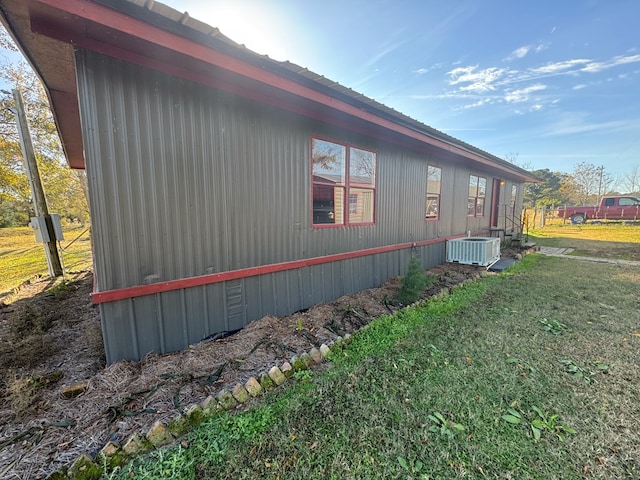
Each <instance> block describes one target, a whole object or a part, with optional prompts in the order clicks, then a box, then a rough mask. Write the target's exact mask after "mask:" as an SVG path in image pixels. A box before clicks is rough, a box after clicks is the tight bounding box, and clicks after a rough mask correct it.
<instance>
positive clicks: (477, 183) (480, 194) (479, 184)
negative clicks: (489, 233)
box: [467, 175, 487, 217]
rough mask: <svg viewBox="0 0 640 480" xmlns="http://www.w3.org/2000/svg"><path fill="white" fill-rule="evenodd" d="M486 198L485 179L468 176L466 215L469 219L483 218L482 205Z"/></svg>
mask: <svg viewBox="0 0 640 480" xmlns="http://www.w3.org/2000/svg"><path fill="white" fill-rule="evenodd" d="M486 196H487V179H486V178H485V177H477V176H475V175H469V199H468V201H467V215H468V216H470V217H482V216H484V203H485V198H486Z"/></svg>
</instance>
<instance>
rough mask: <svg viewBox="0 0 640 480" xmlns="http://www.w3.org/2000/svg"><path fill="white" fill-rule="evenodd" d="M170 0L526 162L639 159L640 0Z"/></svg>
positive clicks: (624, 168)
mask: <svg viewBox="0 0 640 480" xmlns="http://www.w3.org/2000/svg"><path fill="white" fill-rule="evenodd" d="M163 1H164V3H167V4H169V5H171V6H172V7H174V8H176V9H177V10H180V11H188V12H189V14H190V15H191V16H192V17H195V18H197V19H199V20H202V21H204V22H206V23H208V24H210V25H213V26H216V27H218V28H219V29H220V30H221V31H222V33H224V34H225V35H227V36H228V37H230V38H231V39H233V40H235V41H237V42H238V43H242V44H245V45H246V46H247V47H248V48H250V49H252V50H254V51H256V52H258V53H261V54H266V55H269V56H270V57H272V58H275V59H276V60H289V61H291V62H294V63H297V64H298V65H301V66H303V67H306V68H308V69H310V70H312V71H314V72H316V73H319V74H321V75H324V76H325V77H328V78H330V79H332V80H335V81H337V82H339V83H341V84H342V85H345V86H347V87H350V88H352V89H354V90H356V91H358V92H360V93H362V94H364V95H366V96H368V97H371V98H373V99H375V100H377V101H379V102H381V103H383V104H385V105H387V106H389V107H392V108H394V109H396V110H398V111H400V112H402V113H404V114H406V115H409V116H411V117H413V118H415V119H417V120H419V121H421V122H423V123H425V124H427V125H429V126H431V127H433V128H436V129H438V130H441V131H443V132H446V133H448V134H450V135H452V136H454V137H456V138H459V139H461V140H464V141H465V142H468V143H471V144H473V145H475V146H477V147H479V148H482V149H484V150H486V151H488V152H490V153H492V154H494V155H497V156H499V157H503V158H505V157H508V158H511V159H513V158H514V157H516V158H517V160H516V163H518V164H519V165H521V166H524V167H525V168H527V169H537V168H548V169H550V170H553V171H558V172H567V173H570V172H571V171H573V168H574V166H575V165H576V164H577V163H579V162H586V163H591V164H594V165H596V166H601V165H603V166H604V167H605V171H607V172H609V173H610V174H611V175H613V176H614V177H616V178H621V177H622V176H623V175H624V174H625V173H628V172H630V171H631V169H632V168H633V167H640V0H536V1H526V0H450V1H443V0H322V1H321V2H315V1H313V2H312V1H310V0H163ZM0 56H2V57H5V58H6V57H7V52H0Z"/></svg>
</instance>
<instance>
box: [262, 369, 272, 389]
mask: <svg viewBox="0 0 640 480" xmlns="http://www.w3.org/2000/svg"><path fill="white" fill-rule="evenodd" d="M260 385H262V388H264V389H265V390H269V389H270V388H271V387H273V380H272V379H271V377H270V376H269V374H268V373H263V374H261V375H260Z"/></svg>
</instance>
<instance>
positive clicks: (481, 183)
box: [478, 177, 487, 197]
mask: <svg viewBox="0 0 640 480" xmlns="http://www.w3.org/2000/svg"><path fill="white" fill-rule="evenodd" d="M486 194H487V179H486V178H484V177H480V178H478V197H484V196H486Z"/></svg>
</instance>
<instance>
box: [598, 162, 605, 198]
mask: <svg viewBox="0 0 640 480" xmlns="http://www.w3.org/2000/svg"><path fill="white" fill-rule="evenodd" d="M596 170H598V172H600V175H599V177H600V178H599V180H598V202H599V201H600V199H601V197H600V195H601V192H602V176H603V175H604V165H601V166H600V167H599V168H597V169H596Z"/></svg>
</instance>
